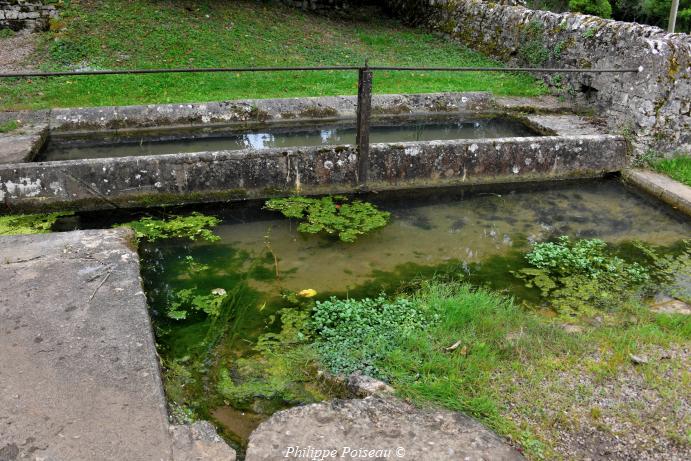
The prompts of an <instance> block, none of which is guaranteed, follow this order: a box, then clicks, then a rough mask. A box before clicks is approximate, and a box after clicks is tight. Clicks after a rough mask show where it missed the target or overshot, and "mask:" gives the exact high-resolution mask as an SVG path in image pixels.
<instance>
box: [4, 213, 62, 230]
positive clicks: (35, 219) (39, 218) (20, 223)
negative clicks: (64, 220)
mask: <svg viewBox="0 0 691 461" xmlns="http://www.w3.org/2000/svg"><path fill="white" fill-rule="evenodd" d="M71 214H72V213H71V212H57V213H45V214H12V215H5V216H0V235H17V234H46V233H48V232H50V231H51V228H52V227H53V224H55V221H57V219H58V218H59V217H61V216H69V215H71Z"/></svg>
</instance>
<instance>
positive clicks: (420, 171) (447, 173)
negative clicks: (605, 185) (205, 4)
mask: <svg viewBox="0 0 691 461" xmlns="http://www.w3.org/2000/svg"><path fill="white" fill-rule="evenodd" d="M625 162H626V142H625V140H624V139H623V138H622V137H619V136H611V135H595V136H544V137H525V138H497V139H482V140H479V139H478V140H452V141H430V142H410V143H390V144H372V146H371V149H370V169H369V174H368V178H369V179H368V182H367V187H369V188H371V189H372V190H392V189H399V188H410V187H437V186H453V185H477V184H493V183H502V182H503V183H513V182H521V181H546V180H555V179H571V178H592V177H598V176H601V175H602V174H603V173H607V172H613V171H619V170H621V169H622V168H623V167H624V166H625ZM357 163H358V156H357V149H356V148H355V146H351V145H344V146H326V147H320V146H319V147H306V148H294V149H283V148H274V149H263V150H239V151H218V152H200V153H190V154H170V155H157V156H142V157H122V158H110V159H88V160H70V161H60V162H43V163H22V164H14V165H0V201H2V202H3V203H4V205H5V206H8V207H10V206H11V207H21V208H24V209H38V208H56V207H63V208H64V207H70V208H79V209H107V208H115V207H136V206H147V205H149V206H150V205H159V204H166V203H167V204H180V203H194V202H203V201H218V200H238V199H247V198H267V197H271V196H276V195H285V194H291V193H296V192H297V193H302V194H331V193H344V192H353V191H356V190H357V185H356V181H355V178H356V173H357Z"/></svg>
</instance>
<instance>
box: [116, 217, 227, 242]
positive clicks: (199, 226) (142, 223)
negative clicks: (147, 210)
mask: <svg viewBox="0 0 691 461" xmlns="http://www.w3.org/2000/svg"><path fill="white" fill-rule="evenodd" d="M220 222H221V221H220V220H219V219H218V218H217V217H215V216H208V215H204V214H202V213H192V214H190V215H188V216H171V217H169V218H167V219H154V218H151V217H148V216H147V217H144V218H142V219H139V220H137V221H131V222H128V223H124V224H118V225H117V226H115V227H119V226H124V227H129V228H131V229H132V230H134V233H135V237H136V238H137V239H138V240H139V239H146V240H148V241H149V242H155V241H156V240H160V239H168V238H188V239H190V240H206V241H208V242H215V241H217V240H220V237H218V236H217V235H216V234H214V233H213V231H212V230H211V229H212V228H213V227H215V226H217V225H218V224H220Z"/></svg>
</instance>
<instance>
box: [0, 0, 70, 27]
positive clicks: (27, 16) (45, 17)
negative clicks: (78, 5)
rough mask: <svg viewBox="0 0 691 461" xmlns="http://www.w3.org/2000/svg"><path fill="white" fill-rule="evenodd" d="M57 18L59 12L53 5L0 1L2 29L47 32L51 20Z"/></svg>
mask: <svg viewBox="0 0 691 461" xmlns="http://www.w3.org/2000/svg"><path fill="white" fill-rule="evenodd" d="M57 17H58V11H57V10H56V9H55V6H53V5H44V4H43V3H42V2H39V1H23V0H0V29H12V30H14V31H20V30H29V31H31V32H38V31H42V30H47V29H48V27H49V25H50V20H51V19H53V18H57Z"/></svg>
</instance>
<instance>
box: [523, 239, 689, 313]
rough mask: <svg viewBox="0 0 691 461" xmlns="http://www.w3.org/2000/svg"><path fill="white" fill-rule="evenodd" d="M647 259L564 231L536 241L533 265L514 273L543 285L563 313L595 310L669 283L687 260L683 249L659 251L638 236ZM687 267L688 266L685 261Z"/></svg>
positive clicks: (531, 255)
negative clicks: (574, 238) (630, 256)
mask: <svg viewBox="0 0 691 461" xmlns="http://www.w3.org/2000/svg"><path fill="white" fill-rule="evenodd" d="M633 247H634V248H635V249H637V251H638V252H639V253H640V255H641V257H640V258H639V259H643V260H645V263H646V264H645V265H643V264H641V263H639V262H633V261H630V260H625V259H623V258H621V257H619V256H617V255H615V254H613V252H612V250H611V249H610V248H609V247H608V246H607V244H606V243H605V242H603V241H602V240H598V239H590V240H585V239H584V240H578V241H571V240H570V239H569V238H568V237H566V236H562V237H560V238H559V239H557V241H556V242H544V243H537V244H535V245H534V246H533V248H532V250H531V251H530V252H529V253H528V254H526V260H527V262H528V263H529V264H530V265H531V267H528V268H524V269H520V270H518V271H515V272H514V275H515V276H517V277H518V278H520V279H523V280H525V281H526V286H528V287H536V288H538V289H540V291H541V294H542V297H543V298H544V299H545V300H546V301H548V302H549V304H550V306H551V307H552V308H553V309H554V310H555V311H557V312H558V313H560V314H565V315H570V316H576V315H594V314H596V313H597V312H599V311H601V310H604V309H615V308H617V307H620V306H622V305H624V304H626V302H627V301H629V300H635V299H637V298H638V299H640V298H641V296H643V295H644V294H650V293H651V292H653V291H655V290H656V289H659V288H660V286H661V284H663V283H671V282H672V281H673V279H674V277H675V275H674V274H676V273H678V272H679V271H681V270H682V268H683V266H684V265H687V262H685V261H688V257H686V258H685V259H684V258H683V256H684V254H683V253H682V255H680V256H677V257H672V256H661V255H658V253H657V252H656V251H655V250H654V249H653V248H652V247H651V246H650V245H646V244H644V243H641V242H635V243H634V244H633ZM687 267H688V266H687Z"/></svg>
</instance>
